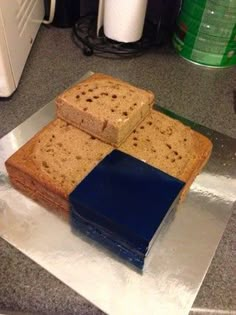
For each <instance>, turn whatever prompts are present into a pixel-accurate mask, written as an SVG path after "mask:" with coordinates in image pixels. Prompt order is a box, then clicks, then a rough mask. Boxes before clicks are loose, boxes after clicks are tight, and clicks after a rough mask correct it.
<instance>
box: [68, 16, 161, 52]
mask: <svg viewBox="0 0 236 315" xmlns="http://www.w3.org/2000/svg"><path fill="white" fill-rule="evenodd" d="M158 31H159V25H157V24H154V23H151V22H149V21H145V25H144V31H143V36H142V38H141V39H140V40H139V41H137V42H135V43H120V42H116V41H114V40H111V39H108V38H107V37H106V36H105V35H104V33H103V29H101V30H100V32H99V36H97V34H96V32H97V17H96V16H93V15H88V16H84V17H81V18H80V19H79V20H78V21H77V22H76V23H75V25H74V27H73V38H74V41H75V43H76V45H77V46H78V47H79V48H81V49H82V50H83V53H84V54H85V55H86V56H91V55H92V54H96V55H100V56H105V57H109V56H113V57H114V56H117V57H131V56H137V55H140V54H142V53H143V52H144V51H146V50H147V49H149V48H150V47H153V46H157V45H160V41H158V40H157V34H158Z"/></svg>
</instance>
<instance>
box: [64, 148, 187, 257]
mask: <svg viewBox="0 0 236 315" xmlns="http://www.w3.org/2000/svg"><path fill="white" fill-rule="evenodd" d="M183 187H184V183H183V182H182V181H180V180H178V179H176V178H174V177H172V176H170V175H168V174H166V173H164V172H162V171H160V170H158V169H156V168H154V167H152V166H150V165H148V164H146V163H144V162H142V161H140V160H138V159H136V158H134V157H132V156H130V155H128V154H125V153H123V152H121V151H119V150H114V151H112V152H111V153H110V154H109V155H107V156H106V157H105V158H104V159H103V160H102V161H101V162H100V163H99V164H98V165H97V166H96V167H95V168H94V169H93V170H92V171H91V172H90V173H89V174H88V175H87V177H86V178H85V179H84V180H83V181H82V182H81V183H80V184H79V185H78V186H77V187H76V188H75V189H74V191H73V192H72V193H71V194H70V196H69V201H70V204H71V213H73V217H74V218H75V217H76V215H77V217H80V218H82V219H84V220H86V222H89V223H90V226H94V227H95V228H96V227H97V228H99V231H103V230H104V232H106V233H109V238H110V239H112V238H113V241H116V242H117V243H120V244H125V246H126V248H129V250H130V251H134V252H136V253H139V254H140V255H141V256H143V255H144V256H145V255H146V253H147V251H148V248H149V244H150V242H151V240H152V238H153V236H154V235H155V232H156V231H157V229H158V227H159V226H160V224H161V222H162V220H163V219H164V217H165V215H166V214H167V212H168V211H169V209H170V208H172V207H173V204H174V202H175V201H176V200H177V199H178V197H179V194H180V191H181V190H182V188H183Z"/></svg>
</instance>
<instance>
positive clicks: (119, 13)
mask: <svg viewBox="0 0 236 315" xmlns="http://www.w3.org/2000/svg"><path fill="white" fill-rule="evenodd" d="M104 2H105V3H104V33H105V35H106V37H108V38H111V39H113V40H116V41H119V42H124V43H130V42H136V41H137V40H139V39H140V38H141V36H142V32H143V25H144V19H145V14H146V8H147V0H105V1H104Z"/></svg>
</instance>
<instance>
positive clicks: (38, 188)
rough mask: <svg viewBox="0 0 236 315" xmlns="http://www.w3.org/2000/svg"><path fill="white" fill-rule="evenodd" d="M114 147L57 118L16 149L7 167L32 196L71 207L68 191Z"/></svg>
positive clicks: (16, 182) (59, 206) (63, 207)
mask: <svg viewBox="0 0 236 315" xmlns="http://www.w3.org/2000/svg"><path fill="white" fill-rule="evenodd" d="M111 150H112V147H111V146H110V145H108V144H106V143H103V142H101V141H99V140H97V139H96V138H94V137H93V136H90V135H88V134H87V133H84V132H83V131H81V130H79V129H77V128H75V127H73V126H71V125H69V124H68V123H67V122H65V121H63V120H61V119H56V120H54V121H53V122H51V123H50V124H49V125H47V126H46V127H45V128H43V129H42V130H41V131H40V132H39V133H37V134H36V135H35V136H34V137H33V138H32V139H31V140H30V141H28V142H27V143H26V144H25V145H24V146H23V147H21V148H20V149H19V150H18V151H17V152H16V153H14V154H13V155H12V156H11V157H10V158H9V159H8V160H7V161H6V168H7V171H8V174H9V177H10V180H11V182H12V184H13V185H14V186H15V187H16V188H17V189H19V190H21V191H22V192H24V193H26V194H27V195H29V196H30V197H31V198H33V199H35V200H37V201H39V202H41V203H43V205H48V206H49V207H53V208H56V209H60V210H68V209H69V205H68V201H67V198H68V195H69V193H70V192H71V191H72V190H73V189H74V187H75V186H76V185H77V184H78V183H79V182H80V181H81V180H82V179H83V178H84V177H85V176H86V175H87V174H88V173H89V172H90V171H91V170H92V169H93V168H94V167H95V165H96V164H97V163H98V162H99V161H100V160H101V159H103V157H104V156H106V155H107V154H108V153H109V152H110V151H111Z"/></svg>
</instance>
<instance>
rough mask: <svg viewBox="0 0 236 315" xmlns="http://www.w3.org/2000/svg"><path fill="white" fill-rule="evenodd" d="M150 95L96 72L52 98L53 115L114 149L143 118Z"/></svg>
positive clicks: (150, 102)
mask: <svg viewBox="0 0 236 315" xmlns="http://www.w3.org/2000/svg"><path fill="white" fill-rule="evenodd" d="M153 102H154V95H153V93H152V92H150V91H145V90H142V89H140V88H137V87H134V86H132V85H130V84H129V83H126V82H124V81H121V80H118V79H115V78H113V77H111V76H108V75H104V74H101V73H97V74H94V75H92V76H91V77H89V78H88V79H86V80H84V81H82V82H81V83H78V84H77V85H75V86H73V87H72V88H70V89H68V90H66V91H65V92H63V93H62V94H61V95H59V96H58V97H57V99H56V106H57V116H58V117H59V118H61V119H64V120H65V121H67V122H68V123H70V124H72V125H74V126H75V127H77V128H80V129H81V130H84V131H86V132H87V133H89V134H91V135H93V136H95V137H97V138H99V139H101V140H103V141H105V142H107V143H110V144H112V145H114V146H119V145H120V144H121V143H122V142H123V141H124V140H125V139H126V138H127V137H128V136H129V134H130V133H131V132H132V131H133V130H134V128H135V127H136V126H137V125H138V124H139V123H140V122H141V121H142V120H143V119H144V118H145V117H146V116H147V114H148V113H149V112H150V109H151V107H152V105H153Z"/></svg>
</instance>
